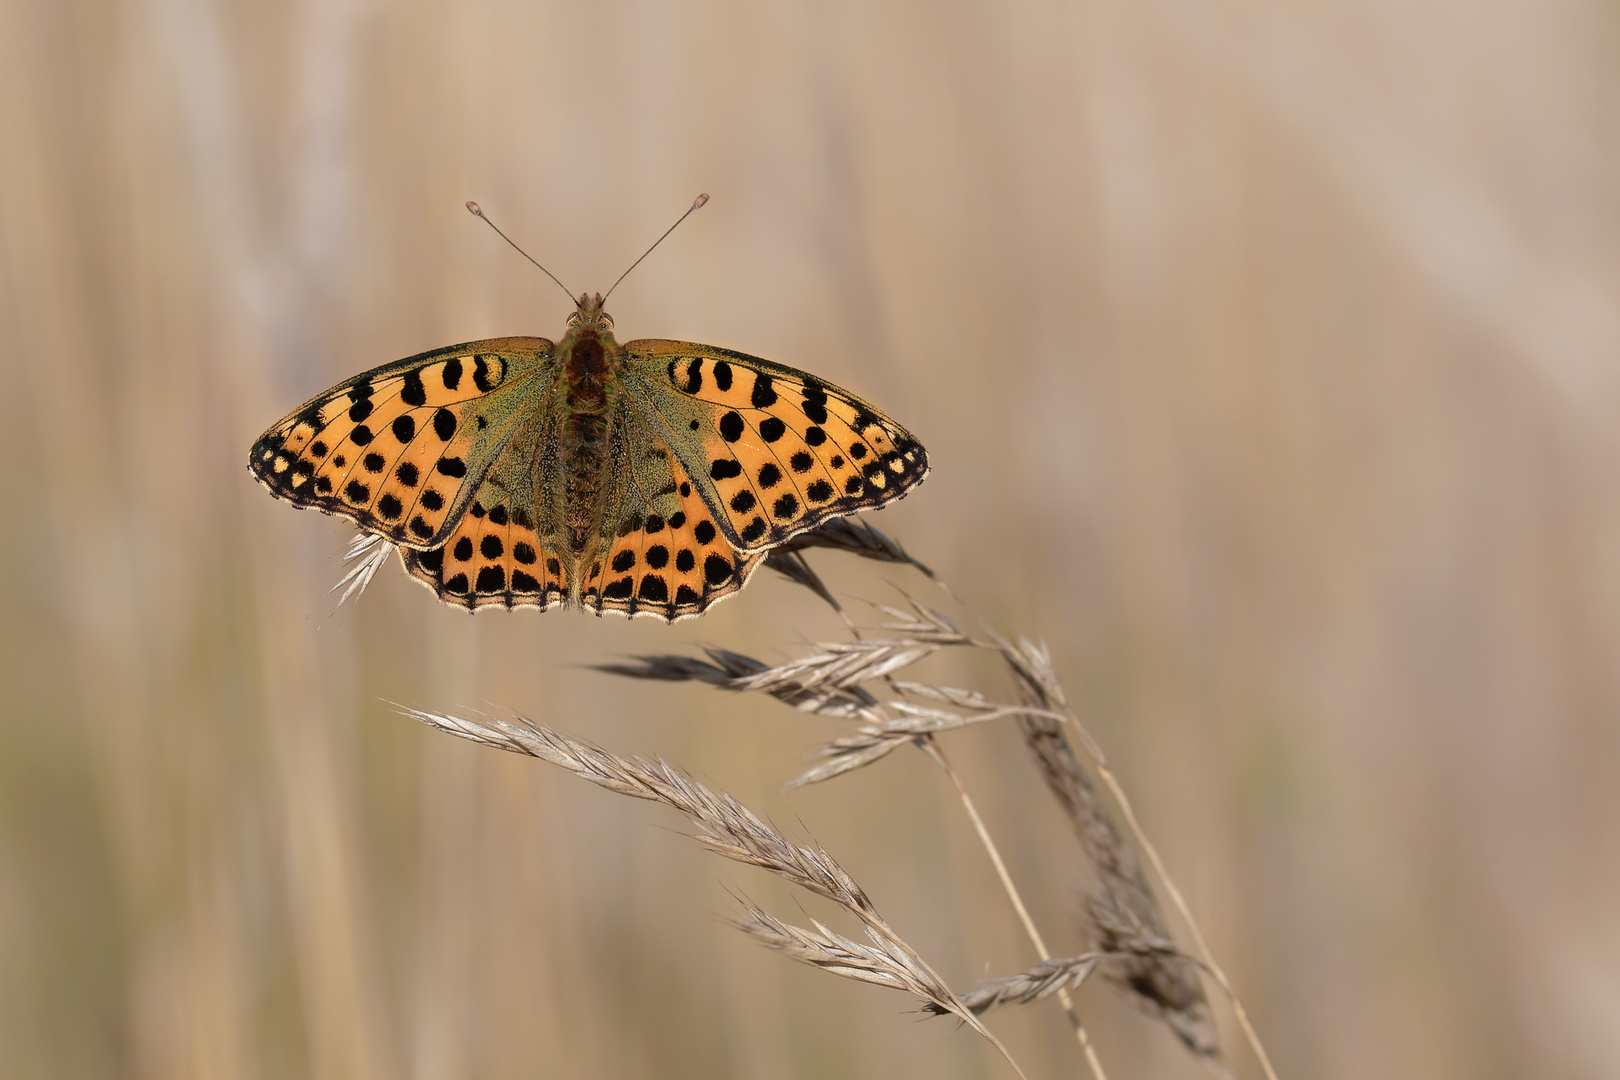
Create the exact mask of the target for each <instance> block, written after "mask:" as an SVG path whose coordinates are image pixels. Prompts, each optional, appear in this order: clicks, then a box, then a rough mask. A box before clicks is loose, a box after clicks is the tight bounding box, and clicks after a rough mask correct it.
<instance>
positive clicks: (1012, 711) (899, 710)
mask: <svg viewBox="0 0 1620 1080" xmlns="http://www.w3.org/2000/svg"><path fill="white" fill-rule="evenodd" d="M905 685H907V686H915V685H916V684H915V683H907V684H905ZM882 707H883V708H884V709H885V710H889V712H888V713H886V714H884V715H883V718H882V719H881V720H878V721H876V722H870V723H866V724H863V725H861V726H860V727H859V728H856V729H855V730H854V731H852V732H850V733H849V734H848V735H840V736H839V737H838V738H836V739H834V740H833V741H832V742H830V743H828V744H827V745H826V746H825V747H824V748H823V749H822V750H821V751H820V752H819V753H818V755H817V756H819V757H820V758H821V759H822V762H821V764H819V765H817V766H815V767H814V768H812V769H809V770H807V771H806V772H805V773H803V774H802V775H800V776H798V777H796V778H795V779H793V780H791V781H790V782H789V783H788V784H787V786H788V787H790V788H795V787H803V786H804V785H806V784H817V783H821V782H822V781H824V780H831V779H832V778H833V777H835V776H842V775H843V774H845V773H847V772H852V771H853V770H855V769H859V768H861V767H862V766H865V765H870V764H871V763H872V762H874V761H877V760H879V759H881V758H883V757H886V756H887V755H889V754H890V753H893V752H894V751H895V750H898V749H899V748H900V747H902V746H904V745H906V744H907V743H909V742H911V741H912V740H913V739H917V738H921V737H924V736H928V735H938V734H940V733H942V732H946V731H952V730H955V729H956V728H964V727H968V726H970V725H972V724H983V723H986V722H988V721H991V720H1003V719H1006V718H1007V717H1009V716H1022V715H1023V714H1024V713H1026V712H1028V711H1029V710H1028V709H1025V708H1022V707H1019V706H1016V705H1008V706H1001V707H997V706H994V705H988V704H987V709H988V711H985V712H980V713H977V714H975V715H968V714H965V713H957V712H951V711H949V710H947V709H931V708H928V707H926V706H923V705H913V704H911V703H910V702H907V701H886V702H884V703H883V706H882Z"/></svg>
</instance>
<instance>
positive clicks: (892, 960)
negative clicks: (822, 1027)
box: [728, 900, 953, 1014]
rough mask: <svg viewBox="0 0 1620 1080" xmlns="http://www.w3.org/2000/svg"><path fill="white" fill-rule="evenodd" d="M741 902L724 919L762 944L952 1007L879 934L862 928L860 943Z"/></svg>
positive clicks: (924, 973)
mask: <svg viewBox="0 0 1620 1080" xmlns="http://www.w3.org/2000/svg"><path fill="white" fill-rule="evenodd" d="M742 904H743V909H744V916H743V917H742V918H739V919H731V920H728V921H730V923H731V925H732V926H735V927H736V928H737V929H739V930H741V931H742V932H743V933H745V934H747V935H748V936H749V937H751V938H753V939H754V940H755V941H757V942H759V943H760V944H761V945H764V946H765V947H766V948H768V949H773V950H775V951H776V952H779V953H782V954H783V955H784V956H786V957H788V958H789V959H792V960H797V961H799V962H800V963H801V964H809V965H811V966H812V967H818V968H821V969H822V970H823V971H830V972H832V973H833V974H834V975H842V976H843V977H844V978H846V979H857V980H859V981H860V982H867V983H873V984H875V985H877V986H887V987H889V988H890V989H892V990H904V991H906V992H907V993H910V994H915V995H916V996H917V997H919V998H922V999H923V1001H924V1002H925V1003H926V1004H925V1006H924V1007H925V1008H926V1009H928V1010H929V1011H930V1012H934V1013H937V1014H946V1013H950V1012H952V1011H953V1009H952V1008H951V1005H950V1001H951V991H950V988H949V987H947V986H944V985H943V984H941V983H939V982H938V981H937V979H936V978H935V977H934V975H933V973H932V972H930V971H928V970H927V969H925V968H920V967H918V966H917V965H916V964H915V963H914V962H913V961H912V959H911V957H909V956H908V955H907V954H906V953H905V952H904V951H902V950H899V949H896V948H895V947H894V946H893V945H892V944H891V943H889V942H888V941H886V940H885V939H884V938H883V937H882V935H880V934H876V933H874V932H872V931H871V930H870V929H868V931H867V937H868V939H869V940H870V942H871V944H868V945H863V944H861V943H860V942H858V941H852V940H851V939H849V938H847V937H844V936H843V935H842V934H838V933H835V932H833V931H832V930H829V929H827V927H825V926H823V925H822V924H821V923H819V922H818V923H816V924H815V929H814V930H806V929H805V928H804V927H801V926H794V925H792V924H790V923H785V922H783V921H782V920H780V919H778V918H777V917H776V916H774V915H771V914H769V913H768V912H765V911H763V910H761V909H760V908H758V907H756V906H755V905H753V904H752V903H750V902H749V901H747V900H744V901H742ZM812 921H813V920H812Z"/></svg>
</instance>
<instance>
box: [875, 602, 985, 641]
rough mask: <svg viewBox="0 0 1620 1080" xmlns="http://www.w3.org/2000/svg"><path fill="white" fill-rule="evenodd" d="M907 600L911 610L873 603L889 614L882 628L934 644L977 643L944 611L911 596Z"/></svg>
mask: <svg viewBox="0 0 1620 1080" xmlns="http://www.w3.org/2000/svg"><path fill="white" fill-rule="evenodd" d="M906 600H907V602H908V603H910V605H911V610H910V611H902V610H901V609H900V608H896V607H890V606H889V605H887V604H874V605H873V606H874V607H876V608H877V610H879V611H881V612H883V614H884V615H886V616H888V621H887V622H885V623H881V624H880V626H881V628H882V629H884V630H888V631H891V632H893V633H898V634H904V635H906V636H907V637H909V638H911V639H912V640H914V641H926V642H929V643H931V644H934V645H972V644H975V642H974V641H973V639H972V638H970V637H968V636H967V635H966V634H964V633H962V631H961V630H959V629H958V628H957V626H956V623H954V622H953V621H951V619H950V618H949V617H947V616H946V615H945V614H944V613H943V612H941V611H936V610H935V609H934V608H931V607H929V606H927V605H926V604H920V603H918V602H917V601H916V600H912V599H911V598H910V597H907V598H906Z"/></svg>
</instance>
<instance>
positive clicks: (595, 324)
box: [568, 293, 613, 331]
mask: <svg viewBox="0 0 1620 1080" xmlns="http://www.w3.org/2000/svg"><path fill="white" fill-rule="evenodd" d="M574 304H575V308H576V310H575V311H574V313H573V314H572V315H570V316H568V326H569V329H578V330H583V331H591V330H612V329H613V316H611V315H609V314H608V313H607V312H605V311H603V310H602V294H601V293H595V294H592V293H580V294H579V299H578V300H575V301H574Z"/></svg>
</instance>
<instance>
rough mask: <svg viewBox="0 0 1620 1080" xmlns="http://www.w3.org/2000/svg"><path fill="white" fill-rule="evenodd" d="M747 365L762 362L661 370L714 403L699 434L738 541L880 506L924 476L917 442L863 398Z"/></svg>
mask: <svg viewBox="0 0 1620 1080" xmlns="http://www.w3.org/2000/svg"><path fill="white" fill-rule="evenodd" d="M715 351H718V350H715ZM745 361H746V362H751V363H753V364H757V365H764V364H765V361H760V360H757V359H756V358H753V357H743V356H742V355H741V354H736V359H735V360H726V359H720V358H716V357H713V356H698V357H682V358H677V359H674V360H671V361H670V362H669V364H668V368H667V374H668V377H669V381H670V384H671V385H672V386H673V387H674V388H675V389H676V390H678V391H680V392H681V393H683V394H686V395H688V396H689V397H694V398H696V399H698V400H699V401H704V402H707V403H710V404H711V405H714V406H717V407H718V408H717V409H716V411H715V414H714V416H713V419H712V421H711V422H710V424H709V425H703V424H698V427H697V430H696V437H697V438H698V439H700V440H701V447H702V452H703V456H704V464H705V465H706V466H707V468H708V472H709V478H710V479H711V480H712V481H713V483H714V490H715V492H716V494H717V496H718V501H719V506H718V507H717V509H718V511H719V519H720V521H721V523H722V525H723V526H724V527H725V528H726V530H727V532H728V535H729V536H731V537H733V538H734V542H736V543H737V544H738V546H739V547H742V548H745V549H757V548H764V547H771V546H773V545H776V544H780V543H781V542H782V541H784V540H786V539H787V538H788V537H790V536H793V535H796V534H797V533H801V532H804V531H805V530H807V529H811V528H814V527H815V526H817V525H819V524H821V523H822V522H824V521H827V520H828V519H830V518H835V517H842V516H844V515H846V514H852V513H855V512H857V511H859V510H867V509H872V508H875V507H879V506H882V505H884V504H885V503H889V502H892V501H893V500H895V499H898V498H901V497H902V496H904V495H905V494H906V492H908V491H910V490H911V489H912V488H913V487H915V486H916V485H917V484H919V483H921V482H922V480H923V478H924V477H925V476H927V475H928V454H927V452H926V451H925V450H924V449H923V447H922V444H921V443H919V442H917V440H915V439H913V438H912V437H911V435H910V433H908V432H907V431H906V430H905V429H904V428H902V427H901V426H900V425H899V424H896V423H895V422H894V421H893V420H890V419H889V418H888V417H886V416H884V415H883V414H881V413H880V412H878V411H877V410H876V409H874V408H873V407H872V406H870V405H868V404H867V403H866V402H864V401H862V400H861V399H860V398H857V397H855V396H854V395H853V394H850V393H848V392H847V391H844V390H841V389H839V388H838V387H836V386H832V385H830V384H828V383H824V382H821V381H820V380H819V379H816V378H814V377H813V376H810V375H806V374H804V373H803V372H797V371H790V370H789V369H783V368H781V367H780V366H779V365H774V364H772V365H770V366H769V368H766V367H763V366H761V367H759V368H757V369H755V368H751V367H749V366H747V363H745ZM694 423H696V422H695V421H694Z"/></svg>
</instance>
